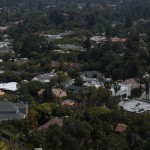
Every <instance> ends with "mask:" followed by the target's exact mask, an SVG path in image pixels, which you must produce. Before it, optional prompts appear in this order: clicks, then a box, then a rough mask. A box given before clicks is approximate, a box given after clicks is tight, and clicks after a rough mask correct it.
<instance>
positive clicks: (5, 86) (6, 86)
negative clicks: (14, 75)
mask: <svg viewBox="0 0 150 150" xmlns="http://www.w3.org/2000/svg"><path fill="white" fill-rule="evenodd" d="M0 89H1V90H6V91H17V90H18V89H19V85H18V83H17V82H9V83H1V84H0Z"/></svg>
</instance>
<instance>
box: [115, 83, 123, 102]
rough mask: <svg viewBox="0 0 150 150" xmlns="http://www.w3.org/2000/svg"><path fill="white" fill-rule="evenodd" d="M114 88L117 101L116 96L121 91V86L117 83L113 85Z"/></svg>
mask: <svg viewBox="0 0 150 150" xmlns="http://www.w3.org/2000/svg"><path fill="white" fill-rule="evenodd" d="M113 88H114V91H115V100H116V94H117V92H118V91H119V90H120V88H121V87H120V85H119V84H118V82H115V83H114V84H113Z"/></svg>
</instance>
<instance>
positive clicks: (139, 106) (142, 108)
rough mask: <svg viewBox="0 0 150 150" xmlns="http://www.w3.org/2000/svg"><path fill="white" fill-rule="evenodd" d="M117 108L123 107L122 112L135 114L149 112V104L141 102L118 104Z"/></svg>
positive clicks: (132, 101) (131, 101)
mask: <svg viewBox="0 0 150 150" xmlns="http://www.w3.org/2000/svg"><path fill="white" fill-rule="evenodd" d="M119 106H121V107H123V109H124V110H126V111H129V112H135V113H143V112H146V111H150V103H148V102H144V101H141V100H130V101H127V102H123V101H122V102H120V103H119Z"/></svg>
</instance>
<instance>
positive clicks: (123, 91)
mask: <svg viewBox="0 0 150 150" xmlns="http://www.w3.org/2000/svg"><path fill="white" fill-rule="evenodd" d="M118 85H119V86H120V89H119V90H118V91H117V93H115V89H114V87H113V86H112V87H111V89H110V90H111V92H112V96H124V97H128V96H131V84H124V83H119V84H118Z"/></svg>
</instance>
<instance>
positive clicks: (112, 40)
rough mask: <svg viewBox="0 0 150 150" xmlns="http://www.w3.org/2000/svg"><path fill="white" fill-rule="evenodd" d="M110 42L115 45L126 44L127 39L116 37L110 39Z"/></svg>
mask: <svg viewBox="0 0 150 150" xmlns="http://www.w3.org/2000/svg"><path fill="white" fill-rule="evenodd" d="M110 41H111V42H113V43H115V42H126V41H127V39H126V38H117V37H114V38H110Z"/></svg>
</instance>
